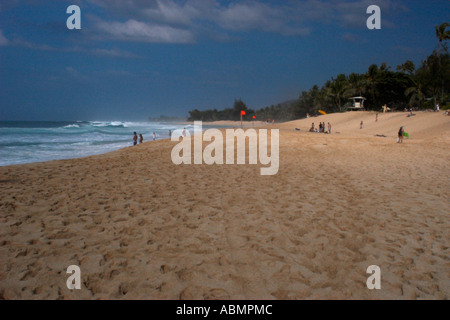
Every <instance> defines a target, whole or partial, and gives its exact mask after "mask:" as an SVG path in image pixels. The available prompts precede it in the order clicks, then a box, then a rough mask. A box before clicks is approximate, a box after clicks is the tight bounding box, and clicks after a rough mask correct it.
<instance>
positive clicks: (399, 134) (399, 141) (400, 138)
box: [397, 127, 404, 143]
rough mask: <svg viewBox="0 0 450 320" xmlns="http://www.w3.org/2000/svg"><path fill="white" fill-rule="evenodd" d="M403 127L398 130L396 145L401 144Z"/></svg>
mask: <svg viewBox="0 0 450 320" xmlns="http://www.w3.org/2000/svg"><path fill="white" fill-rule="evenodd" d="M403 132H404V130H403V127H400V130H398V139H397V143H403Z"/></svg>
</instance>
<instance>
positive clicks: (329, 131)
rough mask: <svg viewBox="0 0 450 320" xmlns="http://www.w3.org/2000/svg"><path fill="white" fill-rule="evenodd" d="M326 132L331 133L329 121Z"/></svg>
mask: <svg viewBox="0 0 450 320" xmlns="http://www.w3.org/2000/svg"><path fill="white" fill-rule="evenodd" d="M328 134H331V123H329V122H328Z"/></svg>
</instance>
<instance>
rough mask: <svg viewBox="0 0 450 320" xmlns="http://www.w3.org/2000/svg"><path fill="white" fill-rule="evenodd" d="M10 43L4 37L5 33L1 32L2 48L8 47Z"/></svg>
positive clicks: (0, 44)
mask: <svg viewBox="0 0 450 320" xmlns="http://www.w3.org/2000/svg"><path fill="white" fill-rule="evenodd" d="M8 43H9V41H8V39H6V37H5V36H4V35H3V31H2V30H0V46H6V45H8Z"/></svg>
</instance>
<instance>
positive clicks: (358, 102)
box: [347, 97, 367, 111]
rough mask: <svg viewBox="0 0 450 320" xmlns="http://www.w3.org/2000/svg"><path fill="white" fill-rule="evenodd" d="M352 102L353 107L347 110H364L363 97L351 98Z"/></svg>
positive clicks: (364, 99)
mask: <svg viewBox="0 0 450 320" xmlns="http://www.w3.org/2000/svg"><path fill="white" fill-rule="evenodd" d="M350 99H352V100H353V105H352V106H351V107H348V108H347V110H350V111H360V110H364V101H366V100H367V99H366V98H364V97H352V98H350Z"/></svg>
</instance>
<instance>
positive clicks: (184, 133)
mask: <svg viewBox="0 0 450 320" xmlns="http://www.w3.org/2000/svg"><path fill="white" fill-rule="evenodd" d="M183 137H186V128H184V129H183Z"/></svg>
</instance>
